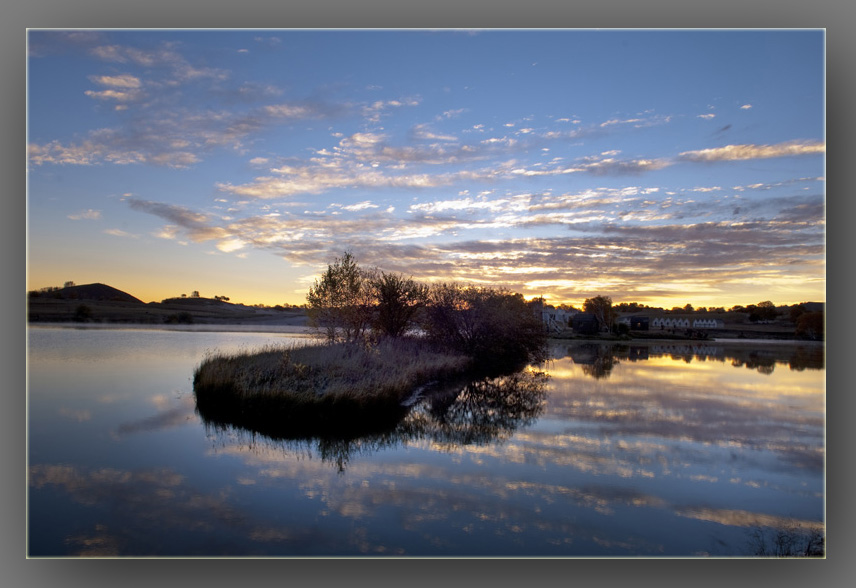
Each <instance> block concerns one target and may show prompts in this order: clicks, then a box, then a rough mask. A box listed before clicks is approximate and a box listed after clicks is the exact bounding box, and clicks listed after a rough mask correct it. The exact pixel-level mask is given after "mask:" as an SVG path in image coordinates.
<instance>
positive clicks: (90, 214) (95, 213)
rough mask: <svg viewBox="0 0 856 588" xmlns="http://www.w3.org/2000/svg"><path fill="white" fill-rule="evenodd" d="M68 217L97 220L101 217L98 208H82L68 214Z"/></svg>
mask: <svg viewBox="0 0 856 588" xmlns="http://www.w3.org/2000/svg"><path fill="white" fill-rule="evenodd" d="M68 218H70V219H71V220H98V219H100V218H101V211H100V210H92V209H91V208H90V209H89V210H84V211H81V212H76V213H74V214H69V215H68Z"/></svg>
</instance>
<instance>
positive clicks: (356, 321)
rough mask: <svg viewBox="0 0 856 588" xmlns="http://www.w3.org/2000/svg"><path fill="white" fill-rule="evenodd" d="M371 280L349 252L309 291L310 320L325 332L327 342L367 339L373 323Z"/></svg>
mask: <svg viewBox="0 0 856 588" xmlns="http://www.w3.org/2000/svg"><path fill="white" fill-rule="evenodd" d="M371 278H372V275H371V274H370V272H366V271H365V270H363V269H362V268H360V266H359V265H357V261H356V259H354V256H353V255H352V254H351V252H350V251H346V252H345V253H344V255H342V257H340V258H336V260H335V261H334V262H333V263H332V264H330V265H328V266H327V271H325V272H324V273H323V274H321V278H320V279H316V280H315V284H314V285H313V286H312V287H311V288H309V293H308V294H307V295H306V301H307V303H308V305H309V306H308V309H307V310H308V312H307V314H308V315H309V320H310V322H311V324H312V325H313V326H314V327H316V328H319V329H324V331H325V333H326V336H327V340H328V341H330V342H334V341H356V340H359V339H362V338H363V337H364V336H365V334H366V331H367V329H368V327H369V325H370V323H371V313H372V297H373V292H372V287H371Z"/></svg>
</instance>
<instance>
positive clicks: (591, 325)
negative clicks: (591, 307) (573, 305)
mask: <svg viewBox="0 0 856 588" xmlns="http://www.w3.org/2000/svg"><path fill="white" fill-rule="evenodd" d="M571 328H572V329H573V330H574V332H575V333H579V334H582V335H594V334H597V332H598V323H597V317H596V316H594V315H593V314H589V313H587V312H578V313H577V314H575V315H573V316H572V317H571Z"/></svg>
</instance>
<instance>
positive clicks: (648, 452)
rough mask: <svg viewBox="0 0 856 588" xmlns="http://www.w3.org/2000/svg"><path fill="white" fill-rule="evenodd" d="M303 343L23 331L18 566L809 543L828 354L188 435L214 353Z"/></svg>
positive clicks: (638, 349) (643, 353) (740, 361)
mask: <svg viewBox="0 0 856 588" xmlns="http://www.w3.org/2000/svg"><path fill="white" fill-rule="evenodd" d="M301 341H305V338H303V337H301V336H300V335H293V334H292V335H288V334H280V333H251V332H214V331H205V332H188V331H179V330H172V331H170V330H143V329H73V328H51V327H31V328H30V329H29V343H28V344H29V396H28V399H29V402H28V411H29V414H28V418H29V421H28V440H29V446H28V452H29V454H28V455H29V497H28V509H29V510H28V525H29V529H28V542H29V554H30V555H31V556H79V555H95V556H317V555H337V556H338V555H341V556H351V555H357V556H398V555H405V556H422V555H425V556H446V555H449V556H577V557H591V556H619V557H626V556H630V557H650V556H655V557H662V556H707V555H709V556H715V557H730V556H744V555H753V553H754V551H753V549H755V547H756V546H757V543H753V542H752V541H751V540H750V537H751V534H752V533H753V531H756V530H760V531H761V532H763V533H768V532H772V531H771V530H772V529H781V528H789V529H801V530H812V529H820V530H822V529H823V521H824V512H825V511H824V503H825V500H824V479H825V476H824V451H825V448H824V439H825V431H824V422H825V369H823V361H822V348H820V347H811V346H801V347H797V346H792V345H785V344H767V345H766V346H763V347H762V346H760V345H761V344H760V343H759V344H756V345H752V344H747V343H743V344H741V345H735V344H724V343H717V342H707V343H704V344H702V345H699V346H689V345H687V346H682V345H671V346H670V345H660V346H658V345H656V344H648V345H633V346H620V347H614V346H608V345H591V344H590V345H568V344H562V345H554V347H553V355H554V359H553V360H552V361H550V362H549V363H547V364H544V365H541V366H534V367H535V369H530V370H528V371H526V372H524V373H522V374H520V375H518V376H516V377H515V378H506V379H497V380H492V381H483V382H475V383H472V384H470V385H462V386H460V387H458V388H456V389H453V390H446V391H445V392H442V393H437V394H434V395H432V396H430V397H426V398H423V399H421V400H419V401H417V402H416V403H415V404H414V405H413V407H412V409H411V411H410V412H409V413H408V414H407V416H406V417H404V419H403V420H402V421H400V422H398V423H393V424H391V425H390V428H389V430H387V431H384V432H379V433H378V432H376V433H373V434H371V435H368V436H365V437H361V438H355V439H347V440H345V439H329V438H328V439H300V438H297V439H295V438H290V437H289V435H288V432H287V431H281V432H278V433H277V434H275V435H273V436H264V435H260V434H257V433H254V432H252V431H247V430H243V429H234V428H231V427H229V426H226V425H223V424H218V423H214V422H210V421H206V420H205V419H203V418H202V417H201V416H200V415H199V414H198V413H197V411H196V410H195V401H194V396H193V387H192V376H193V369H194V367H196V366H197V365H198V364H199V362H200V361H201V360H202V359H203V358H204V356H205V354H206V353H208V352H210V351H214V350H239V349H254V348H256V347H260V346H262V345H266V344H269V343H294V342H301ZM539 371H544V372H546V374H547V375H546V377H545V376H543V375H540V374H539Z"/></svg>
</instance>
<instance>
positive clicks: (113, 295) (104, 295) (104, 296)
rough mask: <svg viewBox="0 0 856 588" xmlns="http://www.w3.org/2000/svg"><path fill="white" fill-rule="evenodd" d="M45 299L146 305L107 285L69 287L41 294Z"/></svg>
mask: <svg viewBox="0 0 856 588" xmlns="http://www.w3.org/2000/svg"><path fill="white" fill-rule="evenodd" d="M40 296H43V297H45V298H58V299H60V300H100V301H110V302H130V303H138V304H145V303H144V302H143V301H142V300H140V299H139V298H135V297H133V296H131V295H130V294H128V293H127V292H122V291H121V290H118V289H116V288H114V287H113V286H108V285H107V284H84V285H82V286H69V287H67V288H60V289H59V290H54V291H52V292H44V293H41V294H40Z"/></svg>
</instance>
